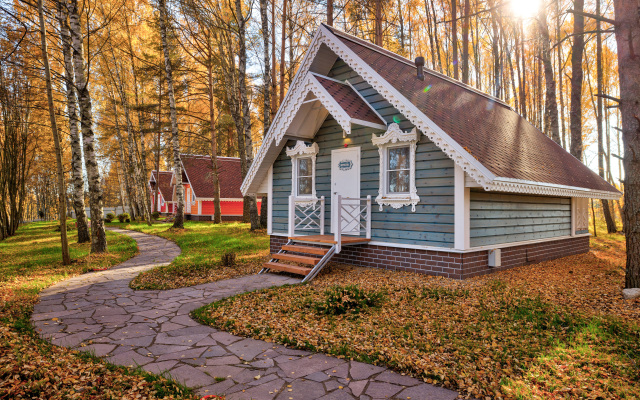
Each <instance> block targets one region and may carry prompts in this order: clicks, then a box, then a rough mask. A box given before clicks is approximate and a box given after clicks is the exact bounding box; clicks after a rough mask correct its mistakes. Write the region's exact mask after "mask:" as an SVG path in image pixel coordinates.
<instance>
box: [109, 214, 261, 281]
mask: <svg viewBox="0 0 640 400" xmlns="http://www.w3.org/2000/svg"><path fill="white" fill-rule="evenodd" d="M111 226H114V227H120V228H124V229H132V230H136V231H139V232H144V233H148V234H152V235H157V236H160V237H163V238H165V239H169V240H171V241H173V242H175V243H176V244H177V245H178V246H179V247H180V248H181V249H182V254H180V255H179V256H178V257H176V259H175V260H174V261H173V262H172V263H171V264H170V265H168V266H163V267H158V268H154V269H152V270H149V271H145V272H143V273H141V274H140V275H138V276H137V277H136V278H135V279H134V280H133V281H132V282H131V288H133V289H145V290H166V289H175V288H180V287H186V286H193V285H198V284H202V283H207V282H213V281H217V280H222V279H229V278H233V277H236V276H240V275H248V274H254V273H257V272H258V271H259V270H260V268H261V265H262V264H263V263H264V262H265V260H266V258H267V257H268V255H269V236H267V235H266V234H265V232H264V231H256V232H251V231H250V230H249V224H242V223H225V224H213V223H211V222H197V221H186V222H185V224H184V229H180V230H175V229H173V228H172V227H171V224H164V223H154V224H153V225H152V226H148V225H147V224H146V223H144V222H133V223H129V224H120V223H111ZM228 253H233V254H235V255H236V260H235V264H233V265H230V266H225V265H223V263H222V261H221V258H222V256H223V255H224V254H228Z"/></svg>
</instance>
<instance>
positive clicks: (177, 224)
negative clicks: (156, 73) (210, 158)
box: [158, 0, 184, 229]
mask: <svg viewBox="0 0 640 400" xmlns="http://www.w3.org/2000/svg"><path fill="white" fill-rule="evenodd" d="M158 14H159V15H158V17H159V18H158V22H159V27H160V40H161V41H162V51H163V54H164V69H165V74H166V80H167V94H168V96H169V117H170V121H171V146H172V150H173V174H174V178H175V184H176V197H177V198H176V199H174V201H176V202H177V209H176V216H175V219H174V221H173V227H174V228H176V229H183V228H184V186H183V185H182V164H181V162H180V135H179V131H178V113H177V110H176V97H175V93H174V90H173V68H172V65H171V54H170V50H169V44H168V40H167V28H168V25H169V15H168V11H167V5H166V2H165V0H158Z"/></svg>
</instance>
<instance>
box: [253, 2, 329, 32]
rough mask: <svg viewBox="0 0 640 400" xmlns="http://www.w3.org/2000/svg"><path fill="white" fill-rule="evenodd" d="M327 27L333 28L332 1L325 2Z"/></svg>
mask: <svg viewBox="0 0 640 400" xmlns="http://www.w3.org/2000/svg"><path fill="white" fill-rule="evenodd" d="M261 1H264V0H261ZM265 4H266V2H265ZM327 25H329V26H333V0H327Z"/></svg>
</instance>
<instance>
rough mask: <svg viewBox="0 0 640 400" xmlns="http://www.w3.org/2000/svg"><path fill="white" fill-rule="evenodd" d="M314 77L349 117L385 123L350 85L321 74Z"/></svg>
mask: <svg viewBox="0 0 640 400" xmlns="http://www.w3.org/2000/svg"><path fill="white" fill-rule="evenodd" d="M314 77H315V78H316V79H317V80H318V82H320V84H321V85H322V87H324V88H325V89H326V91H327V93H329V94H330V95H331V96H332V97H333V98H334V99H335V101H336V102H337V103H338V104H339V105H340V107H342V109H344V111H345V112H346V113H347V114H348V115H349V116H350V117H351V118H353V119H356V120H361V121H366V122H371V123H374V124H383V125H386V124H385V122H384V120H383V119H382V118H380V116H378V114H376V112H375V111H373V109H372V108H371V106H370V105H369V103H367V102H366V101H365V100H364V99H363V98H362V97H361V96H360V95H359V94H358V92H356V91H355V90H354V89H353V88H352V87H351V86H349V85H348V84H346V83H343V82H337V81H335V80H333V79H327V78H326V77H323V76H318V75H314Z"/></svg>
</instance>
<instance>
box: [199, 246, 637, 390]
mask: <svg viewBox="0 0 640 400" xmlns="http://www.w3.org/2000/svg"><path fill="white" fill-rule="evenodd" d="M593 248H594V250H593V251H591V252H590V253H588V254H583V255H578V256H572V257H566V258H562V259H559V260H554V261H549V262H544V263H540V264H536V265H530V266H525V267H520V268H515V269H511V270H507V271H503V272H499V273H495V274H492V275H488V276H483V277H479V278H475V279H470V280H466V281H455V280H451V279H445V278H439V277H430V276H424V275H417V274H410V273H400V272H391V271H383V270H375V269H366V268H354V267H348V266H338V265H332V266H331V267H330V268H329V269H328V270H327V271H325V272H324V273H323V274H321V275H320V276H319V277H318V278H317V279H316V280H314V281H313V282H312V283H311V284H308V285H295V286H286V287H280V288H272V289H267V290H262V291H257V292H252V293H248V294H244V295H239V296H236V297H233V298H229V299H225V300H222V301H220V302H217V303H214V304H212V305H210V306H207V307H204V308H203V309H200V310H198V311H196V312H195V315H196V316H197V317H198V318H200V319H201V320H202V321H204V322H207V323H209V324H211V325H213V326H215V327H217V328H219V329H224V330H227V331H229V332H231V333H234V334H239V335H244V336H252V337H255V338H259V339H265V340H269V341H277V342H281V343H284V344H288V345H292V346H295V347H300V348H306V349H310V350H314V351H320V352H326V353H331V354H334V355H337V356H339V357H345V358H352V359H357V360H360V361H365V362H370V363H374V364H379V365H386V366H389V367H391V368H393V369H395V370H398V371H400V372H406V373H409V374H411V375H413V376H416V377H419V378H422V379H424V380H425V381H426V382H428V383H434V384H438V385H442V386H445V387H448V388H452V389H455V390H458V391H460V392H461V393H463V394H464V395H465V396H468V397H476V398H495V399H501V398H505V399H506V398H509V399H512V398H527V399H529V398H539V399H565V398H566V399H569V398H594V399H595V398H602V399H609V398H613V399H622V398H639V397H640V385H638V381H639V380H640V372H639V369H638V364H639V362H640V326H639V325H638V321H639V320H640V300H634V301H625V300H623V299H622V297H621V289H622V286H623V278H624V277H623V271H622V269H621V268H622V266H623V265H624V245H623V244H622V243H621V242H619V241H615V240H607V239H598V240H596V241H594V245H593ZM345 285H358V287H360V288H361V289H363V290H366V291H370V292H375V293H383V294H384V297H385V298H386V300H385V301H384V302H383V303H382V304H381V305H380V306H379V307H376V308H370V309H368V310H366V311H365V312H361V313H359V314H357V315H353V314H344V315H327V314H326V313H322V312H319V311H318V307H317V305H318V304H322V302H325V301H326V300H327V293H326V292H327V289H329V288H331V287H335V286H345Z"/></svg>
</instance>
